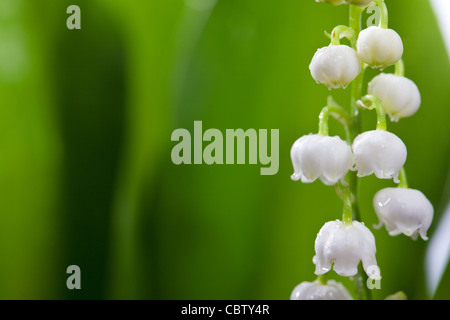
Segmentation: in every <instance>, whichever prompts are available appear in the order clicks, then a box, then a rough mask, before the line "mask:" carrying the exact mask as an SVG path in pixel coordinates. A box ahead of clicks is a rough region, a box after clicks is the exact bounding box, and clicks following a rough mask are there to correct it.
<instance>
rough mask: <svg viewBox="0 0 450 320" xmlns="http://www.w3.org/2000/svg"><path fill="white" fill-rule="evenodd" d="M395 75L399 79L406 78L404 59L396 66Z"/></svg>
mask: <svg viewBox="0 0 450 320" xmlns="http://www.w3.org/2000/svg"><path fill="white" fill-rule="evenodd" d="M395 75H396V76H399V77H404V76H405V64H404V62H403V59H400V60H398V61H397V63H396V64H395Z"/></svg>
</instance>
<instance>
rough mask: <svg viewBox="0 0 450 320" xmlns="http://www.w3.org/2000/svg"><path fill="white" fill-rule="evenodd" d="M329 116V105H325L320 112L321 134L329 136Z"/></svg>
mask: <svg viewBox="0 0 450 320" xmlns="http://www.w3.org/2000/svg"><path fill="white" fill-rule="evenodd" d="M328 118H329V112H328V107H324V108H322V111H321V112H320V114H319V134H320V135H321V136H328Z"/></svg>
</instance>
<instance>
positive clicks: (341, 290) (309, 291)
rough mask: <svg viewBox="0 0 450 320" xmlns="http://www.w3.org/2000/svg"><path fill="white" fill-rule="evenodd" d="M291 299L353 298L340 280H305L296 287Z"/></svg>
mask: <svg viewBox="0 0 450 320" xmlns="http://www.w3.org/2000/svg"><path fill="white" fill-rule="evenodd" d="M291 300H353V298H352V296H351V294H350V293H349V292H348V290H347V289H346V288H345V287H344V286H343V285H342V283H340V282H336V281H334V280H328V281H327V283H326V284H323V283H320V282H319V281H317V280H316V281H314V282H308V281H304V282H302V283H300V284H299V285H298V286H296V287H295V288H294V290H293V291H292V294H291Z"/></svg>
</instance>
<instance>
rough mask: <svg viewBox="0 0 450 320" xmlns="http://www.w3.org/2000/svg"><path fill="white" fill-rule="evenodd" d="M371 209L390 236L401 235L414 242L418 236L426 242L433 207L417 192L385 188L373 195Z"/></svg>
mask: <svg viewBox="0 0 450 320" xmlns="http://www.w3.org/2000/svg"><path fill="white" fill-rule="evenodd" d="M373 207H374V209H375V212H376V214H377V216H378V219H379V220H380V223H379V225H378V226H377V227H378V228H381V226H382V225H383V224H384V225H385V226H386V230H387V231H388V232H389V234H390V235H391V236H396V235H398V234H400V233H403V234H405V235H407V236H409V237H411V238H412V239H414V240H416V239H417V236H418V235H419V234H420V236H421V237H422V239H423V240H428V237H427V230H428V228H429V227H430V225H431V221H432V220H433V214H434V210H433V205H432V204H431V202H430V201H429V200H428V199H427V197H425V195H424V194H423V193H422V192H420V191H419V190H415V189H408V188H385V189H381V190H380V191H378V192H377V193H376V194H375V197H374V198H373Z"/></svg>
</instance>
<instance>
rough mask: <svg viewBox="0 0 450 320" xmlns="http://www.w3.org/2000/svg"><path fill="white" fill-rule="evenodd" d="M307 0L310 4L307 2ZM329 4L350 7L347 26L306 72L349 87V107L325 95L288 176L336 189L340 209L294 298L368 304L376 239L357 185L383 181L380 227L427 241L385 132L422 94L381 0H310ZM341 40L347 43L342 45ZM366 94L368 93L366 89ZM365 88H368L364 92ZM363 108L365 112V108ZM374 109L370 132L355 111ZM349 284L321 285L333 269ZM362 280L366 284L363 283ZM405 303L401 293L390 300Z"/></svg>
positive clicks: (422, 213) (401, 160)
mask: <svg viewBox="0 0 450 320" xmlns="http://www.w3.org/2000/svg"><path fill="white" fill-rule="evenodd" d="M310 1H311V0H310ZM316 2H324V3H328V4H331V5H335V6H339V5H348V6H349V8H350V17H349V25H348V26H346V25H339V26H336V27H335V28H334V29H333V30H332V32H331V33H325V34H326V35H327V36H328V37H329V39H330V43H329V44H328V45H327V46H324V47H323V48H320V49H318V50H317V51H316V53H315V54H314V56H313V58H312V60H311V63H310V65H309V69H310V72H311V76H312V78H313V79H314V80H315V81H316V82H317V83H319V84H322V85H325V86H327V87H328V88H329V89H330V90H331V89H346V88H347V86H349V85H350V86H351V89H350V90H351V99H350V105H349V108H348V109H347V108H344V107H341V106H340V105H339V104H338V103H337V102H336V101H335V100H334V99H333V98H332V97H331V96H330V97H328V99H327V103H326V105H325V107H323V108H322V109H321V111H320V114H319V128H318V132H317V133H310V134H306V135H304V136H302V137H300V138H299V139H297V141H295V143H294V144H293V146H292V148H291V159H292V164H293V167H294V173H293V175H292V176H291V178H292V179H293V180H295V181H297V180H301V182H303V183H312V182H314V181H316V180H317V179H320V180H321V181H322V183H323V184H325V185H327V186H330V185H334V186H335V190H336V192H337V195H338V196H339V197H340V198H341V199H342V201H343V210H342V212H341V213H337V215H336V216H337V218H339V217H341V219H337V220H335V221H329V222H326V223H325V224H324V226H323V227H322V228H321V229H320V231H319V232H318V234H317V238H316V241H315V246H314V248H315V253H316V254H315V256H314V257H313V259H312V261H313V263H314V265H315V272H314V273H315V274H316V275H317V279H316V280H315V281H313V282H308V281H304V282H302V283H300V284H299V285H297V286H296V287H295V289H294V290H293V292H292V294H291V299H292V300H352V299H353V298H357V299H370V298H371V293H370V288H368V286H366V283H367V280H370V279H369V278H372V279H374V278H373V273H372V271H373V270H377V274H376V276H377V278H376V279H377V280H379V279H381V274H380V269H379V268H378V265H377V259H376V252H377V248H376V242H375V237H374V235H373V234H372V232H371V230H370V229H369V228H368V227H367V226H366V225H364V222H363V221H362V217H361V214H360V210H359V204H358V183H359V180H360V179H361V178H363V177H366V176H368V175H372V174H373V175H375V176H376V177H377V178H379V179H389V180H391V181H392V183H395V184H397V186H396V187H390V188H384V189H382V190H380V191H378V192H377V193H376V194H375V195H374V198H373V207H374V213H373V214H376V216H377V217H378V220H379V225H378V226H374V227H376V228H380V227H382V226H383V225H384V226H385V228H386V231H387V232H388V233H389V235H391V236H396V235H400V234H404V235H406V236H408V237H411V238H412V239H413V240H416V239H417V238H418V236H419V235H420V237H421V238H422V239H423V240H428V237H427V230H428V228H429V227H430V225H431V222H432V219H433V206H432V205H431V203H430V201H429V200H428V199H427V198H426V196H425V195H424V194H423V193H422V192H421V191H419V190H416V189H411V188H409V187H408V183H407V180H406V172H405V168H404V165H405V163H406V161H407V155H408V154H407V147H406V145H405V144H404V143H403V141H402V139H401V137H399V136H397V135H396V134H394V133H392V132H389V130H388V123H387V117H389V119H390V120H391V121H394V122H397V121H399V120H400V119H403V118H406V117H410V116H412V115H414V114H415V113H416V112H417V111H418V110H419V108H420V105H421V96H420V92H419V89H418V88H417V86H416V85H415V83H414V82H413V81H412V80H410V79H408V78H406V77H405V66H404V64H403V60H402V56H403V50H404V47H403V42H402V39H401V37H400V35H399V34H398V33H397V32H396V31H394V30H392V29H389V27H388V22H389V20H388V8H387V6H386V4H385V1H384V0H316ZM374 3H375V4H376V5H377V6H378V7H379V9H380V14H381V17H380V23H379V25H378V26H370V27H368V28H366V29H364V30H361V29H360V25H361V13H362V11H363V10H364V9H365V8H366V7H367V6H369V5H371V4H374ZM344 41H345V42H346V43H344ZM389 66H395V72H394V73H383V72H381V73H380V74H379V75H377V76H375V77H374V78H373V79H371V80H370V81H368V86H367V87H366V88H365V87H364V86H363V79H364V72H365V69H366V68H367V67H371V68H373V69H378V70H380V71H384V69H385V68H387V67H389ZM365 89H366V90H365ZM363 91H366V93H364V92H363ZM364 110H366V111H364ZM367 110H373V111H375V112H376V116H377V117H376V119H377V122H376V124H375V123H374V124H373V129H372V130H369V131H366V132H362V131H361V127H362V126H361V113H362V112H367ZM330 116H331V117H332V118H334V119H336V120H337V121H336V123H340V124H341V125H343V127H344V132H345V137H339V136H334V137H331V136H329V130H328V127H329V119H330ZM332 270H333V271H334V272H336V273H337V274H338V275H339V276H342V277H352V278H353V279H355V281H354V282H355V290H354V291H355V293H354V295H353V296H352V295H351V294H350V292H349V290H348V289H347V288H345V287H344V286H343V284H342V283H339V282H336V281H334V280H327V274H328V272H331V271H332ZM363 280H366V281H363ZM400 298H401V299H404V298H405V294H404V293H402V292H400V293H396V294H393V295H390V296H389V297H388V299H400Z"/></svg>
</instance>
